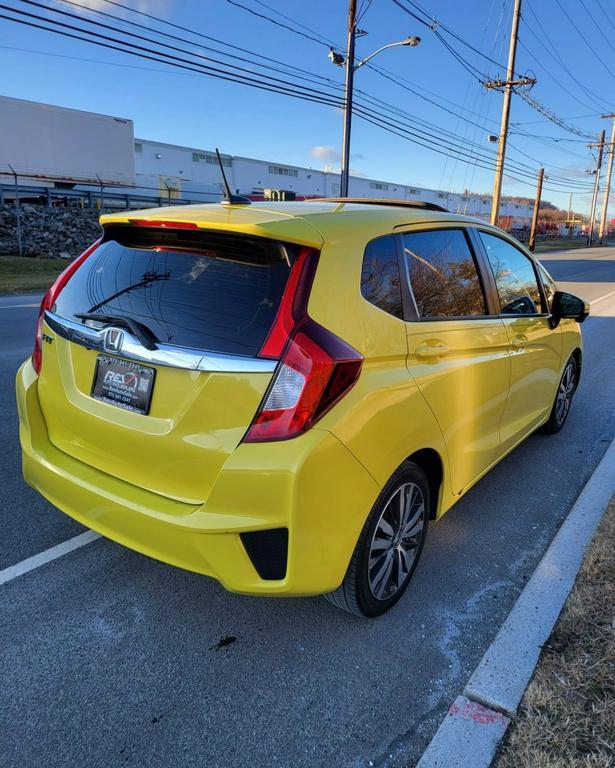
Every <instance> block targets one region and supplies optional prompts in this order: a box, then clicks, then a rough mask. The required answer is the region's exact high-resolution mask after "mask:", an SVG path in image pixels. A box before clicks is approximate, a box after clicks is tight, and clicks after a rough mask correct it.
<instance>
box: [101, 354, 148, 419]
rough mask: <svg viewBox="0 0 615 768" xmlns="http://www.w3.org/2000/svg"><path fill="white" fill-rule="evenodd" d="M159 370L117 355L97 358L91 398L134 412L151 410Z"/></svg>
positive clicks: (145, 412) (144, 412)
mask: <svg viewBox="0 0 615 768" xmlns="http://www.w3.org/2000/svg"><path fill="white" fill-rule="evenodd" d="M155 375H156V370H155V369H154V368H146V367H145V366H143V365H139V364H138V363H132V362H129V361H128V360H120V359H119V358H117V357H106V356H105V355H99V356H98V357H97V358H96V370H95V372H94V383H93V384H92V397H94V398H96V400H102V401H103V402H104V403H109V404H110V405H117V406H118V407H119V408H126V410H128V411H134V412H135V413H143V414H147V413H149V406H150V401H151V399H152V389H153V388H154V377H155Z"/></svg>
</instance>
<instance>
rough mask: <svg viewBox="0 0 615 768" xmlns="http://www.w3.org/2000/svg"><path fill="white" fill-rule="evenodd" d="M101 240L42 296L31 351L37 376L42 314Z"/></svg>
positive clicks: (41, 342)
mask: <svg viewBox="0 0 615 768" xmlns="http://www.w3.org/2000/svg"><path fill="white" fill-rule="evenodd" d="M101 239H102V238H99V239H98V240H97V241H96V242H95V243H93V244H92V245H91V246H90V247H89V248H87V249H86V250H85V251H84V252H83V253H82V254H81V256H77V258H76V259H75V260H74V261H71V263H70V264H69V265H68V266H67V267H66V269H65V270H64V271H63V272H61V273H60V274H59V275H58V277H57V278H56V280H55V282H54V283H53V285H52V286H51V288H50V289H49V290H48V291H47V293H46V294H45V295H44V296H43V300H42V301H41V306H40V309H39V311H38V318H37V321H36V335H35V337H34V349H33V350H32V366H33V368H34V370H35V371H36V373H37V375H38V374H39V373H40V372H41V365H42V362H43V349H42V344H43V314H44V313H45V310H47V309H52V307H53V305H54V304H55V303H56V299H57V298H58V296H59V295H60V292H61V291H62V289H63V288H64V286H65V285H66V283H67V282H68V281H69V280H70V278H71V277H72V276H73V274H74V273H75V272H76V271H77V269H78V268H79V267H80V266H81V264H83V262H84V261H85V260H86V259H87V258H88V256H90V255H91V254H92V253H93V252H94V251H95V250H96V248H98V246H99V244H100V241H101Z"/></svg>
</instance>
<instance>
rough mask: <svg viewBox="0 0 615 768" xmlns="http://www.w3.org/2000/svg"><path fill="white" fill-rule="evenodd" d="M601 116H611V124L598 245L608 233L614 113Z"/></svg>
mask: <svg viewBox="0 0 615 768" xmlns="http://www.w3.org/2000/svg"><path fill="white" fill-rule="evenodd" d="M602 117H603V118H605V119H609V118H612V120H613V126H612V127H611V144H610V146H609V162H608V165H607V168H606V179H605V181H604V203H603V204H602V218H601V219H600V229H599V230H598V242H599V243H600V245H603V244H604V241H605V239H606V236H607V233H608V224H607V222H608V210H609V195H610V194H611V174H612V173H613V155H614V154H615V113H610V114H608V115H602Z"/></svg>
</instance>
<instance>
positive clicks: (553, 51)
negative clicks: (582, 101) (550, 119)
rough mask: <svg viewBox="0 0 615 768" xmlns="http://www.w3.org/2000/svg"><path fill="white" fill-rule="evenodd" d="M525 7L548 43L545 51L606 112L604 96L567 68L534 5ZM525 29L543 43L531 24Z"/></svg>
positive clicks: (528, 4)
mask: <svg viewBox="0 0 615 768" xmlns="http://www.w3.org/2000/svg"><path fill="white" fill-rule="evenodd" d="M525 7H526V9H527V10H528V11H529V12H530V14H531V15H532V16H533V18H534V21H535V22H536V26H537V27H538V29H539V30H540V32H541V33H542V35H543V38H544V41H545V43H546V45H547V47H546V48H544V50H546V51H547V53H548V54H549V55H550V56H551V57H552V58H553V59H554V60H555V61H556V62H557V63H558V64H559V66H560V67H561V68H562V69H563V70H564V72H566V74H567V75H568V76H569V77H570V78H571V79H572V80H573V81H574V82H575V83H576V85H577V86H578V87H579V88H580V89H581V90H582V91H583V93H585V94H587V96H589V98H590V99H591V100H592V101H593V102H595V104H597V105H598V108H599V109H600V110H601V111H602V112H604V111H605V107H604V102H603V101H602V96H599V95H598V94H596V93H595V92H594V91H592V90H591V88H589V87H588V86H586V85H584V84H583V83H582V82H581V81H580V80H579V79H578V78H577V77H576V75H575V74H574V73H573V72H572V71H571V70H570V69H569V68H568V66H567V64H566V62H565V61H564V60H563V59H562V57H561V56H560V54H559V51H558V49H557V46H556V45H554V43H553V41H552V40H551V38H550V37H549V35H548V34H547V32H546V30H545V28H544V27H543V25H542V22H541V21H540V19H539V18H538V16H537V15H536V13H535V11H534V9H533V7H532V4H531V3H527V4H526V6H525ZM521 18H523V15H522V17H521ZM525 28H526V29H527V30H528V31H529V32H530V33H531V34H532V35H534V37H535V38H536V40H538V42H539V43H541V41H540V38H539V37H538V35H537V34H536V32H535V31H534V29H533V28H532V26H531V25H530V24H526V25H525ZM541 45H544V43H541ZM549 49H550V50H549Z"/></svg>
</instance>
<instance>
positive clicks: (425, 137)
mask: <svg viewBox="0 0 615 768" xmlns="http://www.w3.org/2000/svg"><path fill="white" fill-rule="evenodd" d="M29 4H31V5H38V6H39V7H40V4H37V3H34V2H33V0H29ZM114 4H116V3H114ZM0 7H2V8H4V9H7V10H10V11H11V12H13V13H15V12H17V13H19V14H21V15H25V16H28V17H29V18H36V19H38V20H42V21H46V22H47V23H51V24H54V25H56V26H61V27H63V28H64V29H67V28H68V29H72V30H74V31H78V32H81V33H82V34H86V35H89V36H92V37H98V38H101V39H105V40H108V41H111V42H114V43H118V44H119V45H121V46H132V47H133V48H136V49H137V51H136V52H135V51H132V50H130V49H127V48H126V47H121V48H120V47H118V45H110V44H109V43H101V42H100V41H99V40H90V39H88V38H84V37H79V36H78V35H75V34H72V33H67V32H64V31H63V30H58V29H53V28H50V27H44V26H42V25H40V24H33V23H32V22H27V21H25V20H23V19H15V18H13V17H9V16H5V15H2V16H0V17H1V18H4V19H7V20H9V21H13V22H17V23H21V24H26V25H27V26H30V27H34V28H39V29H44V30H45V31H51V32H54V33H56V34H61V35H63V36H65V37H69V38H73V39H77V40H80V41H81V42H89V43H93V44H96V45H99V46H101V47H104V48H109V49H111V50H116V51H119V52H122V53H129V54H131V55H136V56H139V57H140V58H145V59H148V60H152V61H155V62H157V63H162V64H165V65H169V66H173V67H179V68H181V69H184V70H187V71H189V72H195V73H197V74H201V75H202V74H207V75H208V76H214V77H215V76H218V77H220V73H219V72H217V71H216V73H215V74H214V73H212V71H211V70H212V68H211V67H209V66H205V65H203V64H195V62H193V61H187V60H186V59H180V58H179V57H177V56H172V55H171V54H168V53H165V52H161V51H151V50H150V49H145V48H144V47H143V46H136V45H134V44H133V43H130V42H127V41H125V40H119V39H117V38H109V37H108V36H104V35H100V34H98V33H95V32H92V31H91V30H84V29H82V28H80V27H75V26H74V25H66V24H63V23H62V22H58V21H56V20H53V19H49V18H45V17H40V16H35V15H34V14H29V13H26V12H25V11H16V10H15V9H12V8H7V6H5V5H0ZM46 10H47V9H46ZM63 13H64V14H65V15H66V12H63ZM118 20H119V19H118ZM89 23H92V22H89ZM99 26H100V25H99ZM105 26H106V27H107V28H108V25H105ZM155 32H156V33H160V31H159V30H155ZM121 33H122V34H124V35H127V34H128V33H126V32H125V31H123V30H122V31H121ZM133 36H134V35H133ZM135 37H137V38H138V39H144V37H143V36H141V35H137V36H135ZM147 39H149V38H147ZM150 40H151V39H150ZM152 42H154V41H152ZM155 42H156V43H157V44H159V41H155ZM164 45H165V47H169V48H171V49H172V50H178V49H176V47H174V46H168V45H166V44H164ZM179 50H180V51H181V50H183V49H179ZM184 52H186V51H184ZM186 53H188V54H190V55H192V56H197V57H198V56H199V55H198V54H195V53H193V52H189V51H188V52H186ZM161 57H164V58H161ZM200 58H202V59H204V60H206V61H210V60H211V59H210V57H202V56H200ZM168 59H170V60H168ZM244 71H245V70H244ZM228 75H229V73H228V72H224V75H223V76H222V77H221V79H227V80H231V81H232V82H239V83H241V84H244V85H249V86H251V87H261V88H263V89H264V90H270V91H273V92H276V93H282V94H283V95H291V96H293V97H295V98H303V100H306V101H316V102H318V103H324V104H327V103H328V104H331V103H332V101H331V99H332V98H334V96H332V95H331V94H328V93H326V92H322V91H320V92H317V91H316V90H315V89H311V88H310V89H307V91H309V93H307V94H306V89H305V88H303V93H302V92H301V90H302V87H301V86H298V85H297V84H296V83H292V82H291V81H282V82H284V83H285V84H286V85H288V86H290V87H292V88H293V90H292V91H291V90H290V88H289V87H285V86H280V84H279V83H273V84H267V85H266V86H263V85H262V83H260V82H259V84H258V85H256V84H254V82H252V81H251V80H252V79H247V78H245V76H242V75H240V74H238V73H236V72H231V73H230V77H229V76H228ZM274 80H276V81H279V78H274ZM368 98H370V99H372V100H374V99H373V97H369V95H368ZM376 101H380V100H376ZM333 103H336V104H337V105H339V103H340V102H339V100H337V101H335V102H333ZM383 103H385V104H386V102H383ZM389 106H390V105H389ZM361 110H362V116H363V117H365V118H371V120H372V121H373V120H374V119H376V120H378V119H379V116H378V115H376V114H375V113H373V111H368V110H366V109H365V108H363V107H361ZM406 114H408V113H406ZM423 122H424V123H425V121H423ZM425 124H426V125H429V124H427V123H425ZM392 126H395V127H399V126H397V124H391V123H389V124H388V126H386V127H388V128H391V127H392ZM380 127H385V126H384V125H383V124H382V119H381V118H380ZM434 127H435V128H436V129H437V130H441V129H438V128H437V126H434ZM401 130H402V131H404V129H403V127H402V128H401ZM412 131H414V134H412V133H411V131H410V130H409V129H406V130H405V131H404V132H405V134H406V135H404V136H403V137H404V138H407V139H408V138H409V136H412V138H414V139H415V142H414V143H418V144H419V145H420V146H425V147H426V148H428V149H430V150H432V151H439V150H437V148H436V147H437V145H436V147H434V146H433V140H434V137H433V136H432V135H429V134H425V132H424V131H421V130H420V129H415V128H412ZM447 133H448V134H449V136H453V137H455V138H459V137H457V136H456V135H455V134H452V133H451V132H450V131H447ZM417 138H418V139H420V140H421V141H416V139H417ZM429 140H431V145H429V144H427V145H425V144H424V143H423V142H424V141H429ZM445 140H447V141H448V142H449V151H451V146H450V144H451V142H450V140H448V139H445ZM440 146H441V145H440ZM474 146H478V145H474ZM452 151H453V152H454V153H455V154H456V155H458V156H460V157H464V156H465V157H468V154H467V153H466V152H465V150H464V148H463V147H462V145H460V144H458V143H457V144H456V145H454V146H453V147H452ZM440 154H443V153H442V152H440ZM470 157H471V158H472V160H476V159H477V158H478V156H477V158H474V157H473V156H472V155H470ZM481 160H482V162H483V163H486V165H482V164H481V167H489V164H490V163H491V162H492V159H491V158H490V157H488V156H486V155H484V153H483V154H482V155H481ZM462 162H467V161H466V160H462ZM523 165H524V164H521V165H520V166H519V168H518V169H517V172H518V173H519V174H523V175H527V172H526V171H524V169H523ZM525 167H529V166H525Z"/></svg>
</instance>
